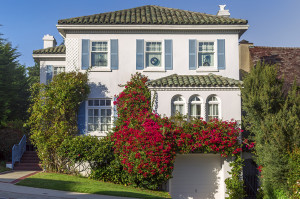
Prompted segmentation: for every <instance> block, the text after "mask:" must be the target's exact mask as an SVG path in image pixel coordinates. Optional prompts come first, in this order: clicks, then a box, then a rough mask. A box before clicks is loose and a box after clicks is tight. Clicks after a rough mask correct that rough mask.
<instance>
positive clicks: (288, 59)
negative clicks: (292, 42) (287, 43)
mask: <svg viewBox="0 0 300 199" xmlns="http://www.w3.org/2000/svg"><path fill="white" fill-rule="evenodd" d="M249 51H250V57H251V61H252V63H256V62H258V61H264V62H266V63H269V64H277V65H278V67H279V69H278V70H279V76H280V77H282V76H283V77H284V79H285V81H286V83H287V84H288V85H292V83H293V81H294V80H295V79H296V82H297V85H298V86H300V48H291V47H265V46H254V47H251V48H249Z"/></svg>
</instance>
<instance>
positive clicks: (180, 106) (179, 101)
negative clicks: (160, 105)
mask: <svg viewBox="0 0 300 199" xmlns="http://www.w3.org/2000/svg"><path fill="white" fill-rule="evenodd" d="M184 105H185V102H184V100H183V98H182V97H181V96H179V95H178V96H175V97H174V98H173V100H172V106H173V111H172V114H173V115H175V114H176V112H178V113H180V114H182V115H184Z"/></svg>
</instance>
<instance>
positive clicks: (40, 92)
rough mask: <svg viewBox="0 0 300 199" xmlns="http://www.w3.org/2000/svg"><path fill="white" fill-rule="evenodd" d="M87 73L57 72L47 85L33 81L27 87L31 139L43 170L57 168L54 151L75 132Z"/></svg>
mask: <svg viewBox="0 0 300 199" xmlns="http://www.w3.org/2000/svg"><path fill="white" fill-rule="evenodd" d="M87 80H88V79H87V74H83V73H76V72H70V73H61V74H59V75H56V76H54V78H53V81H52V82H50V83H49V84H48V85H44V84H34V86H33V87H32V89H31V102H32V105H31V106H30V109H29V112H30V118H29V120H28V122H27V124H28V125H29V126H30V133H31V140H32V142H33V144H34V145H35V146H36V147H37V152H38V156H39V158H40V159H41V161H42V164H43V166H44V168H45V169H47V170H51V171H60V170H61V167H62V166H63V163H62V160H61V159H60V157H59V156H58V154H57V149H58V148H59V146H60V144H61V143H62V142H63V141H64V139H65V138H67V137H68V136H72V135H75V134H77V133H78V131H77V110H78V109H79V105H80V103H81V102H82V101H84V100H85V99H86V98H87V95H88V93H89V86H88V84H87Z"/></svg>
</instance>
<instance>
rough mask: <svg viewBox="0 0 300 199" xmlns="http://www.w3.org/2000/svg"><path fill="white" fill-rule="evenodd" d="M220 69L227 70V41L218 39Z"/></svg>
mask: <svg viewBox="0 0 300 199" xmlns="http://www.w3.org/2000/svg"><path fill="white" fill-rule="evenodd" d="M217 45H218V69H219V70H225V67H226V64H225V63H226V62H225V39H218V44H217Z"/></svg>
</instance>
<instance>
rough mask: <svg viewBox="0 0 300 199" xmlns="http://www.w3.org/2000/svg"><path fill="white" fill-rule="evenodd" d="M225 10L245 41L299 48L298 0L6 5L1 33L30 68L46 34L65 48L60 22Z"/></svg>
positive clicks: (10, 1) (34, 0) (33, 0)
mask: <svg viewBox="0 0 300 199" xmlns="http://www.w3.org/2000/svg"><path fill="white" fill-rule="evenodd" d="M220 4H226V5H227V6H226V9H229V11H230V13H231V17H234V18H241V19H247V20H248V21H249V25H250V27H249V30H248V31H247V32H246V33H245V34H244V35H243V36H242V37H241V40H242V39H246V40H249V41H251V42H253V43H254V44H255V45H259V46H284V47H300V0H285V1H284V0H84V1H82V0H51V1H41V0H27V1H23V0H6V1H2V2H1V12H0V24H1V25H2V26H1V27H0V33H2V34H4V35H3V36H2V37H3V38H6V39H7V40H8V41H10V42H11V43H12V44H13V46H17V47H18V51H19V52H20V53H21V56H20V58H19V60H20V63H21V64H25V65H26V66H32V65H33V64H34V62H33V59H32V51H33V50H35V49H40V48H43V42H42V38H43V36H44V35H45V34H51V35H54V37H55V38H56V40H57V41H58V44H60V43H61V42H62V38H61V36H60V35H59V33H58V31H57V29H56V26H55V25H56V24H57V21H58V20H59V19H65V18H70V17H78V16H84V15H91V14H97V13H102V12H109V11H115V10H121V9H127V8H133V7H137V6H143V5H159V6H164V7H169V8H179V9H184V10H190V11H196V12H202V13H208V14H216V13H217V11H218V9H219V7H218V5H220Z"/></svg>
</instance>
